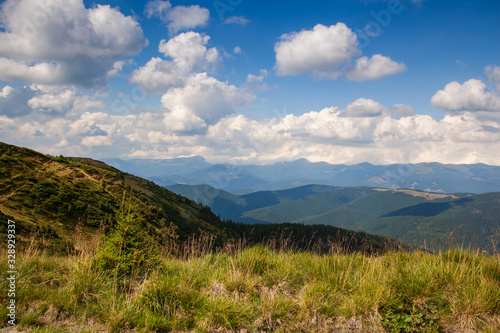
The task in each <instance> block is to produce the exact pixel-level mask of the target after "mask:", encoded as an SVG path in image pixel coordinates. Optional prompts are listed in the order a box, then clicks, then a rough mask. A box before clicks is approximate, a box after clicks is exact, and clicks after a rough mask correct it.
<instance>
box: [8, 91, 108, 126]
mask: <svg viewBox="0 0 500 333" xmlns="http://www.w3.org/2000/svg"><path fill="white" fill-rule="evenodd" d="M104 109H107V106H106V105H105V104H104V103H103V102H102V101H99V100H95V99H94V97H91V96H88V95H80V94H79V93H78V92H77V90H76V89H75V88H73V87H64V86H63V87H61V86H42V85H31V86H29V87H28V86H25V87H22V88H17V89H13V88H11V87H10V86H6V87H4V88H3V90H2V93H0V114H5V115H8V116H10V117H22V116H26V115H29V116H30V117H31V118H36V115H34V114H33V112H36V113H37V114H38V115H44V116H51V117H54V116H58V115H59V116H60V115H63V114H64V115H66V114H67V113H68V112H82V111H86V110H104Z"/></svg>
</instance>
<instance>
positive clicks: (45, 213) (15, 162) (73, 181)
mask: <svg viewBox="0 0 500 333" xmlns="http://www.w3.org/2000/svg"><path fill="white" fill-rule="evenodd" d="M0 175H1V178H0V214H1V216H2V219H3V220H6V219H7V218H11V219H13V220H15V221H16V222H17V227H18V230H17V232H18V233H19V235H20V240H21V241H24V242H28V241H30V239H33V238H35V239H37V240H39V241H40V242H42V243H43V242H45V243H47V245H48V246H49V245H50V246H52V247H55V248H57V249H58V250H61V249H63V248H66V247H69V248H71V247H72V245H73V241H72V239H71V238H72V236H73V235H74V233H75V230H76V228H77V225H78V226H79V228H82V230H83V231H84V232H85V233H88V234H93V233H96V232H99V230H100V229H104V231H107V230H108V229H109V228H111V227H112V226H113V223H114V221H115V220H116V214H117V212H118V210H119V209H120V207H121V206H122V205H123V204H124V203H126V204H127V205H130V206H131V207H132V208H131V209H132V212H133V213H134V214H135V215H137V216H138V217H139V218H140V220H141V221H142V222H143V223H144V228H145V229H146V230H147V231H148V235H149V236H150V237H153V238H154V240H155V241H157V242H159V243H162V242H163V241H164V239H165V237H167V235H168V230H169V228H172V227H173V228H174V229H175V230H176V233H177V234H178V235H179V236H180V237H181V238H187V237H188V236H189V235H192V234H193V233H195V234H196V233H199V232H200V231H206V232H217V231H222V229H223V225H222V223H221V222H220V220H219V219H218V218H217V217H216V216H215V215H213V214H212V213H211V212H210V210H209V209H208V208H206V207H204V206H202V205H199V204H196V203H195V202H193V201H191V200H188V199H186V198H183V197H181V196H179V195H176V194H174V193H172V192H170V191H168V190H166V189H164V188H162V187H160V186H157V185H155V184H153V183H151V182H149V181H147V180H145V179H142V178H138V177H134V176H132V175H129V174H126V173H123V172H121V171H119V170H117V169H115V168H112V167H110V166H108V165H106V164H104V163H102V162H98V161H94V160H90V159H82V158H64V157H52V156H47V155H43V154H40V153H37V152H35V151H32V150H29V149H26V148H19V147H16V146H11V145H7V144H4V143H0ZM2 228H3V229H5V224H4V223H2ZM3 229H2V230H1V231H2V232H5V230H3Z"/></svg>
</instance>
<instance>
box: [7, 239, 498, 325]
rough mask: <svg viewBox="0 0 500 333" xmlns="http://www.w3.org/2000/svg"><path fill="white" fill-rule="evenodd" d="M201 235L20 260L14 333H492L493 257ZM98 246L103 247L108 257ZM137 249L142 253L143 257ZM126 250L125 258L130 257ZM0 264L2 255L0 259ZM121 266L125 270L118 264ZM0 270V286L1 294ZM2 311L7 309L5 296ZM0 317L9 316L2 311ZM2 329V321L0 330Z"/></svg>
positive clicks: (38, 253)
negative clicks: (223, 242)
mask: <svg viewBox="0 0 500 333" xmlns="http://www.w3.org/2000/svg"><path fill="white" fill-rule="evenodd" d="M209 243H210V239H209V238H207V237H204V238H198V239H192V240H190V241H188V242H184V243H183V244H181V245H180V246H178V245H176V246H175V251H174V246H173V245H172V246H171V248H170V249H164V251H163V252H161V253H155V252H154V251H150V250H149V249H142V250H144V251H143V252H141V253H139V256H137V255H136V254H137V253H136V252H134V256H135V258H137V257H140V258H142V259H143V260H142V259H141V260H136V261H134V260H132V261H130V256H129V257H126V256H124V255H125V252H127V251H126V249H125V247H124V246H123V242H122V243H121V246H120V248H119V255H120V256H121V257H119V256H118V257H116V258H115V259H116V261H115V262H114V264H109V261H108V262H107V263H108V264H103V262H104V261H105V260H104V259H103V258H105V257H106V255H104V254H105V253H107V254H108V255H109V254H110V253H112V252H113V249H112V246H111V250H110V245H109V244H112V241H110V239H109V238H108V240H107V241H106V243H103V241H102V238H98V237H96V238H93V239H92V240H88V239H87V240H86V241H85V242H81V244H80V245H81V247H80V250H79V251H78V252H76V253H70V254H67V255H60V254H59V255H55V254H48V253H47V252H44V251H43V250H39V249H37V248H36V247H33V248H27V249H24V250H23V251H22V252H20V253H19V254H18V261H17V270H18V279H17V287H16V288H17V290H16V300H17V303H16V304H17V309H16V316H17V325H16V328H17V330H18V331H22V332H499V331H500V259H499V257H498V255H494V256H491V255H486V254H482V253H479V252H473V251H468V250H462V249H453V250H447V251H444V252H443V251H440V252H437V253H430V252H425V251H421V250H414V251H386V252H385V253H383V254H380V255H374V254H366V253H362V252H354V253H346V252H344V251H342V250H341V249H339V248H336V249H335V250H332V251H331V252H330V253H324V254H318V253H314V252H311V251H301V250H297V249H293V248H291V247H289V248H287V247H286V246H283V247H281V248H280V247H277V246H265V245H254V246H248V247H246V246H244V244H243V243H238V244H232V245H228V246H226V247H225V248H224V249H221V250H219V251H215V252H214V251H209V250H207V249H208V248H209V247H210V246H207V244H209ZM106 249H107V250H106ZM144 253H147V254H148V255H146V256H143V254H144ZM129 254H130V253H129ZM1 255H2V257H4V256H5V255H6V254H1ZM124 258H128V259H127V260H128V262H135V263H136V264H134V265H132V266H126V267H125V268H124V267H123V266H120V260H122V259H123V260H125V259H124ZM7 271H8V269H7V264H6V260H2V261H1V262H0V272H1V274H0V275H1V289H2V290H6V289H8V287H7V280H6V278H7V273H6V272H7ZM1 297H2V304H7V302H8V299H7V295H6V293H2V295H1ZM0 315H1V318H6V315H7V310H6V307H5V306H3V307H2V308H1V309H0ZM2 326H3V327H6V326H8V325H7V321H6V320H5V321H3V322H2Z"/></svg>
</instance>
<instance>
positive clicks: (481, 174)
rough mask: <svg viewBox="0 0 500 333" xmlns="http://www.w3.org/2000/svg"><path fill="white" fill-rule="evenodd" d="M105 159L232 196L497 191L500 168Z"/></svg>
mask: <svg viewBox="0 0 500 333" xmlns="http://www.w3.org/2000/svg"><path fill="white" fill-rule="evenodd" d="M103 161H104V162H106V163H108V164H109V165H112V166H114V167H116V168H118V169H120V170H123V171H126V172H128V173H131V174H134V175H138V176H141V177H144V178H147V179H149V180H151V181H154V182H155V183H157V184H158V185H161V186H170V185H175V184H186V185H202V184H204V185H210V186H212V187H214V188H217V189H221V190H224V191H228V192H232V193H235V194H247V193H251V192H256V191H267V190H282V189H288V188H293V187H298V186H301V185H308V184H321V185H331V186H343V187H347V186H349V187H355V186H369V187H379V188H391V189H397V188H407V189H414V190H421V191H429V192H438V193H461V192H462V193H478V194H479V193H487V192H500V167H499V166H491V165H485V164H440V163H419V164H392V165H373V164H369V163H361V164H356V165H343V164H339V165H335V164H328V163H325V162H316V163H313V162H309V161H308V160H306V159H300V160H296V161H293V162H280V163H275V164H272V165H232V164H210V163H208V162H207V161H206V160H205V159H204V158H203V157H200V156H196V157H188V158H176V159H164V160H143V159H131V160H121V159H104V160H103Z"/></svg>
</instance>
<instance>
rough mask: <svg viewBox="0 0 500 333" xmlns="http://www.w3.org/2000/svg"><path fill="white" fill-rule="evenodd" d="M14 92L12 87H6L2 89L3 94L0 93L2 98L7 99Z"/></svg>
mask: <svg viewBox="0 0 500 333" xmlns="http://www.w3.org/2000/svg"><path fill="white" fill-rule="evenodd" d="M13 90H14V88H12V87H11V86H5V87H3V88H2V92H0V98H7V96H9V94H10V93H11V92H12V91H13Z"/></svg>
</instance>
